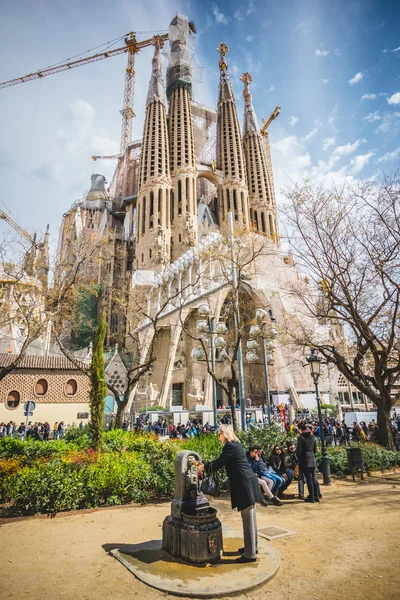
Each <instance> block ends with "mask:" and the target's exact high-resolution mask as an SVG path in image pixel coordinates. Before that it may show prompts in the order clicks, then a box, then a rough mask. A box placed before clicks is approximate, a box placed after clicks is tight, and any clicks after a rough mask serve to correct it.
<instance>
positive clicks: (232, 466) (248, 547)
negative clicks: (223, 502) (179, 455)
mask: <svg viewBox="0 0 400 600" xmlns="http://www.w3.org/2000/svg"><path fill="white" fill-rule="evenodd" d="M218 437H219V440H220V442H221V443H222V444H223V445H224V447H223V450H222V453H221V455H220V456H219V457H218V458H217V459H216V460H213V461H212V462H210V463H207V464H205V465H199V466H198V471H199V473H202V472H203V471H204V470H205V471H206V473H213V472H214V471H218V469H221V468H222V467H225V469H226V472H227V474H228V478H229V483H230V491H231V502H232V508H237V509H238V511H240V513H241V516H242V521H243V537H244V548H243V556H241V557H240V558H238V559H236V562H238V563H247V562H255V560H256V553H257V521H256V507H255V504H256V502H260V500H262V494H261V492H260V488H259V485H258V481H257V476H256V475H255V473H254V472H253V471H252V469H251V468H250V466H249V464H248V462H247V458H246V453H245V451H244V449H243V447H242V446H241V445H240V443H239V440H238V438H237V437H236V435H235V434H234V432H233V431H232V429H231V428H230V427H228V425H220V426H219V428H218Z"/></svg>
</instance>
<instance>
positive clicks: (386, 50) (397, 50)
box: [383, 46, 400, 53]
mask: <svg viewBox="0 0 400 600" xmlns="http://www.w3.org/2000/svg"><path fill="white" fill-rule="evenodd" d="M383 52H385V53H386V52H400V46H399V47H398V48H393V50H389V48H385V49H384V50H383Z"/></svg>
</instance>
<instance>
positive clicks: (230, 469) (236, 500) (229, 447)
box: [205, 442, 262, 510]
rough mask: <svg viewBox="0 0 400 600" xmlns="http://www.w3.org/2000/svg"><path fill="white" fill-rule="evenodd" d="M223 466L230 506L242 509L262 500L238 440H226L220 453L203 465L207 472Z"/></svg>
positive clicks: (254, 477) (253, 474)
mask: <svg viewBox="0 0 400 600" xmlns="http://www.w3.org/2000/svg"><path fill="white" fill-rule="evenodd" d="M222 467H225V469H226V472H227V474H228V478H229V484H230V488H231V501H232V508H237V509H238V510H244V509H245V508H248V507H249V506H252V505H253V504H255V503H256V502H259V501H260V500H262V493H261V491H260V486H259V485H258V481H257V476H256V475H255V473H253V471H252V470H251V467H250V466H249V464H248V462H247V458H246V453H245V451H244V449H243V448H242V446H241V445H240V444H239V442H227V443H226V444H225V445H224V448H223V450H222V453H221V455H220V456H219V457H218V458H217V459H216V460H213V461H212V462H210V463H208V464H206V465H205V469H206V471H207V473H209V472H210V471H211V470H212V471H213V472H214V471H218V469H221V468H222Z"/></svg>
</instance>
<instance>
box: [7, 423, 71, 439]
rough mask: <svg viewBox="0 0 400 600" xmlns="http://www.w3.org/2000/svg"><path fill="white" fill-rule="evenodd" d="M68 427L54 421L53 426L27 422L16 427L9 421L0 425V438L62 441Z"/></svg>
mask: <svg viewBox="0 0 400 600" xmlns="http://www.w3.org/2000/svg"><path fill="white" fill-rule="evenodd" d="M68 427H69V426H68V425H66V424H65V423H64V421H60V422H57V421H56V422H55V423H54V425H53V426H51V425H50V423H48V422H47V421H46V422H45V423H41V422H40V421H38V422H35V423H32V421H29V423H28V425H26V424H25V423H20V425H17V424H16V423H15V422H13V421H9V422H8V423H0V438H5V437H12V438H17V439H20V440H25V439H31V440H39V441H41V442H47V441H48V440H62V439H64V435H65V432H66V430H67V429H68ZM79 427H80V428H82V427H83V422H82V421H81V422H80V423H79Z"/></svg>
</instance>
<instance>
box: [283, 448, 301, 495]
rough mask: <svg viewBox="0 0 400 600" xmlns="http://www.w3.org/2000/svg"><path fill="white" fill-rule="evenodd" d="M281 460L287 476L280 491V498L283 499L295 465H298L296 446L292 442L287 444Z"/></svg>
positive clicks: (291, 479) (292, 476)
mask: <svg viewBox="0 0 400 600" xmlns="http://www.w3.org/2000/svg"><path fill="white" fill-rule="evenodd" d="M283 460H284V465H285V473H286V476H287V480H286V483H284V484H283V486H282V488H281V490H280V492H281V498H282V497H283V492H284V491H285V490H287V488H288V487H289V485H290V484H291V483H292V481H293V478H294V472H295V469H296V467H297V465H298V464H299V461H298V458H297V456H296V444H295V443H294V442H288V443H287V451H286V452H285V454H284V457H283Z"/></svg>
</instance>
